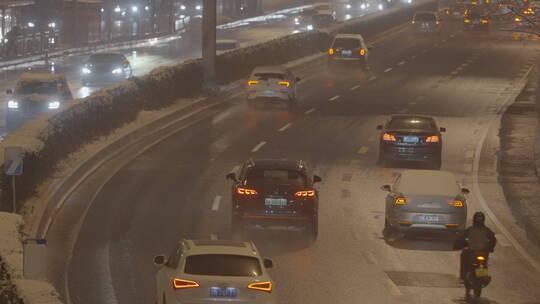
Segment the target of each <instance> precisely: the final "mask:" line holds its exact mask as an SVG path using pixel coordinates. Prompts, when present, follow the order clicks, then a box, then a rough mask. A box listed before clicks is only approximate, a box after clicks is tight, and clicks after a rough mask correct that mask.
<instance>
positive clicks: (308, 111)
mask: <svg viewBox="0 0 540 304" xmlns="http://www.w3.org/2000/svg"><path fill="white" fill-rule="evenodd" d="M316 110H317V109H315V108H311V109H309V110H307V111H306V112H304V114H306V115H308V114H311V113H313V112H315V111H316Z"/></svg>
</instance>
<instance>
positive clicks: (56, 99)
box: [6, 73, 73, 130]
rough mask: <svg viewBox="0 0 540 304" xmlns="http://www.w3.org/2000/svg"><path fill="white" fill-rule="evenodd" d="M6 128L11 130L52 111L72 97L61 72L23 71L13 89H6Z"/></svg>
mask: <svg viewBox="0 0 540 304" xmlns="http://www.w3.org/2000/svg"><path fill="white" fill-rule="evenodd" d="M6 93H7V94H8V95H9V96H8V103H7V117H6V120H7V128H8V129H9V130H13V129H15V128H17V127H18V126H19V125H21V124H23V123H24V122H26V121H28V120H31V119H33V118H35V117H37V116H39V115H41V114H43V113H47V112H49V111H54V110H57V109H58V108H60V106H61V105H62V104H63V103H65V102H66V101H68V100H71V99H73V96H72V94H71V90H70V89H69V86H68V84H67V81H66V77H65V76H64V75H62V74H44V73H23V74H22V75H21V76H20V78H19V80H18V81H17V84H16V86H15V90H11V89H8V90H6Z"/></svg>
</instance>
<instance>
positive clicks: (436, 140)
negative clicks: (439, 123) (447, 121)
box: [426, 135, 439, 143]
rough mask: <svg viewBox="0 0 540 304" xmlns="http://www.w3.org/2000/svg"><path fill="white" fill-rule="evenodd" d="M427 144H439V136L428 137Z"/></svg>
mask: <svg viewBox="0 0 540 304" xmlns="http://www.w3.org/2000/svg"><path fill="white" fill-rule="evenodd" d="M426 142H428V143H436V142H439V136H437V135H433V136H428V137H427V138H426Z"/></svg>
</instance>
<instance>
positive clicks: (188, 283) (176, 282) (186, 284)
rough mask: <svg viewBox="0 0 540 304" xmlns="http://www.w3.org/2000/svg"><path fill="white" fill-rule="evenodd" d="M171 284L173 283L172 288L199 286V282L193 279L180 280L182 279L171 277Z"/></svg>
mask: <svg viewBox="0 0 540 304" xmlns="http://www.w3.org/2000/svg"><path fill="white" fill-rule="evenodd" d="M172 284H173V288H174V289H184V288H195V287H199V283H197V282H195V281H190V280H182V279H173V280H172Z"/></svg>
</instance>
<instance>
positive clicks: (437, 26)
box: [411, 11, 441, 34]
mask: <svg viewBox="0 0 540 304" xmlns="http://www.w3.org/2000/svg"><path fill="white" fill-rule="evenodd" d="M411 23H412V26H413V28H414V32H415V33H416V34H440V33H441V20H440V19H439V16H438V15H437V13H436V12H428V11H420V12H416V13H415V14H414V17H413V19H412V21H411Z"/></svg>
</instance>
